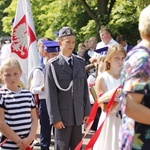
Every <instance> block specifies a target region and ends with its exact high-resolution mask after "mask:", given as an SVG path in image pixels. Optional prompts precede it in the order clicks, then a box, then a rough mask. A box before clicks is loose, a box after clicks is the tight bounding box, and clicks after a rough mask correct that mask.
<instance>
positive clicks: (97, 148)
mask: <svg viewBox="0 0 150 150" xmlns="http://www.w3.org/2000/svg"><path fill="white" fill-rule="evenodd" d="M102 76H103V78H104V81H105V84H106V86H107V90H108V91H109V90H111V89H113V88H115V87H116V88H117V87H118V86H119V85H120V83H121V80H120V79H114V78H113V77H112V76H110V75H109V74H108V73H107V72H104V73H102ZM117 110H118V105H117V106H116V107H115V108H114V109H113V110H112V111H111V112H110V113H109V115H108V116H107V118H106V120H105V123H104V125H103V128H102V130H101V133H100V136H99V137H98V139H97V141H96V142H95V144H94V147H93V150H119V147H118V131H119V127H120V124H121V119H119V118H117V117H116V112H117ZM105 117H106V113H105V112H103V111H102V113H101V116H100V119H99V123H98V128H99V126H100V125H101V123H102V122H103V120H104V119H105Z"/></svg>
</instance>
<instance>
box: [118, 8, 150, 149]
mask: <svg viewBox="0 0 150 150" xmlns="http://www.w3.org/2000/svg"><path fill="white" fill-rule="evenodd" d="M139 31H140V35H141V39H142V41H141V42H140V43H139V44H138V45H137V46H135V47H134V48H133V49H132V50H131V52H129V53H128V55H127V57H126V60H125V62H124V66H123V69H122V72H121V79H122V85H123V91H122V97H121V99H120V100H121V102H120V103H121V106H122V113H123V118H122V124H121V128H120V132H119V147H120V150H131V149H132V150H149V149H150V5H149V6H147V7H146V8H145V9H143V11H142V12H141V14H140V18H139Z"/></svg>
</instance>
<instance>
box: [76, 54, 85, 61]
mask: <svg viewBox="0 0 150 150" xmlns="http://www.w3.org/2000/svg"><path fill="white" fill-rule="evenodd" d="M74 56H75V57H77V58H79V59H82V60H84V59H83V58H82V57H81V56H79V55H74Z"/></svg>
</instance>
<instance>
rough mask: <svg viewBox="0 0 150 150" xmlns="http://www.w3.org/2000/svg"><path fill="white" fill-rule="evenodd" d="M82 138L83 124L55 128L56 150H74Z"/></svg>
mask: <svg viewBox="0 0 150 150" xmlns="http://www.w3.org/2000/svg"><path fill="white" fill-rule="evenodd" d="M81 139H82V126H65V128H64V129H55V150H74V149H75V147H76V146H77V145H78V143H79V142H80V141H81Z"/></svg>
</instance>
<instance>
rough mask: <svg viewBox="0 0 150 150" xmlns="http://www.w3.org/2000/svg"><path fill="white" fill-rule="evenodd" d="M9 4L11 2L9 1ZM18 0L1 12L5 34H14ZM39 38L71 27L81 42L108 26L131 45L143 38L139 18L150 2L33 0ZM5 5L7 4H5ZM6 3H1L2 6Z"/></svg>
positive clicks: (50, 36)
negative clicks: (3, 14)
mask: <svg viewBox="0 0 150 150" xmlns="http://www.w3.org/2000/svg"><path fill="white" fill-rule="evenodd" d="M5 1H6V2H7V0H5ZM17 1H18V0H12V1H11V2H9V3H10V5H9V4H7V5H5V7H4V8H5V9H3V10H1V11H2V12H3V13H5V14H7V15H5V17H3V19H2V22H3V29H2V30H3V32H5V33H10V32H11V25H10V22H11V20H12V18H14V16H15V10H16V4H17ZM30 2H31V7H32V13H33V20H34V24H35V30H36V35H37V36H38V37H43V36H45V37H49V38H52V39H55V38H56V35H55V34H54V32H55V31H58V30H59V29H60V28H61V27H62V26H70V27H71V28H72V29H73V30H74V31H75V33H76V36H77V43H78V42H80V41H85V40H86V39H88V38H89V37H91V36H97V37H98V38H99V33H98V31H99V29H100V27H101V26H102V25H107V26H108V27H110V29H111V30H112V32H113V35H114V37H115V36H116V35H118V34H125V36H127V39H129V41H131V43H135V41H136V40H137V39H138V38H139V33H138V16H139V13H140V11H141V10H142V9H143V8H144V7H145V6H147V5H148V4H149V3H150V0H143V1H142V2H141V1H140V0H93V1H91V0H68V1H66V0H44V1H41V0H30ZM3 4H4V3H3ZM1 6H2V4H1V3H0V7H1Z"/></svg>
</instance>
